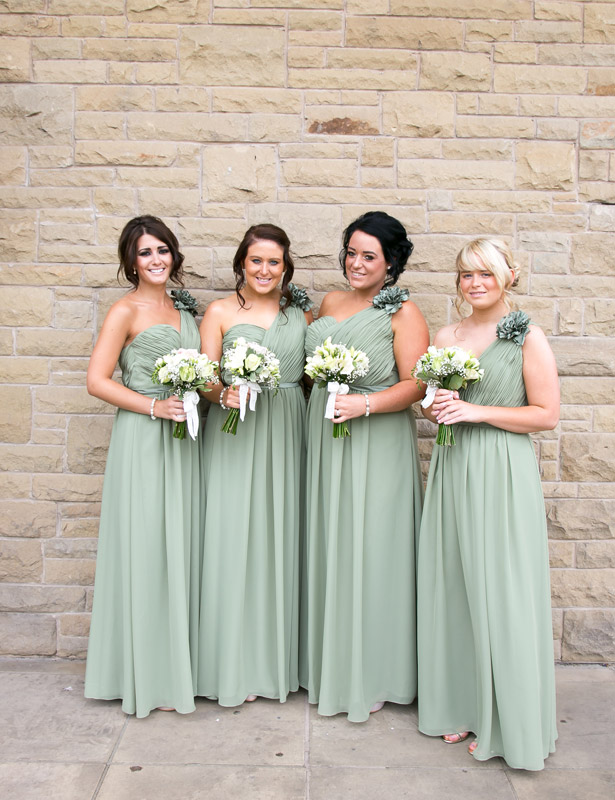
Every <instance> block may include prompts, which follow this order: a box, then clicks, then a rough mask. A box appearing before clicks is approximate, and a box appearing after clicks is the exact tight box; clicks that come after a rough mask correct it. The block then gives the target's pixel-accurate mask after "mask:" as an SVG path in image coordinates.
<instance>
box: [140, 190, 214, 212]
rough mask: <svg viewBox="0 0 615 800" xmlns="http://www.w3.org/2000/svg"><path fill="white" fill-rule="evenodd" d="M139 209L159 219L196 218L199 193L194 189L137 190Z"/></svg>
mask: <svg viewBox="0 0 615 800" xmlns="http://www.w3.org/2000/svg"><path fill="white" fill-rule="evenodd" d="M138 197H139V207H140V208H143V209H147V211H148V213H149V214H155V215H157V216H160V217H183V216H188V217H193V216H197V214H198V210H199V204H200V192H199V191H198V190H196V189H139V191H138Z"/></svg>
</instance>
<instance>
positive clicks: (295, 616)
mask: <svg viewBox="0 0 615 800" xmlns="http://www.w3.org/2000/svg"><path fill="white" fill-rule="evenodd" d="M307 303H308V305H307V307H309V305H311V304H310V303H309V301H307ZM306 328H307V323H306V319H305V315H304V313H303V310H302V309H301V308H299V307H298V306H297V305H292V306H290V307H288V308H287V309H286V313H283V312H282V311H280V312H279V313H278V315H277V317H276V319H275V321H274V323H273V325H272V326H271V327H270V328H269V329H268V330H265V329H264V328H261V327H259V326H258V325H251V324H245V323H244V324H240V325H234V326H233V327H232V328H230V329H229V330H228V331H227V332H226V335H225V336H224V341H223V348H224V349H226V348H228V347H230V346H231V345H232V343H233V342H234V341H235V340H236V339H237V338H239V337H243V338H245V339H246V340H247V341H249V342H256V343H257V344H261V345H264V346H265V347H268V348H269V349H270V350H272V351H273V352H274V353H275V354H276V356H277V357H278V359H279V361H280V381H281V382H280V388H279V390H278V392H277V394H274V392H273V391H271V390H269V389H263V390H262V392H261V394H259V395H258V400H257V403H256V409H255V411H249V410H248V411H246V416H245V420H244V422H239V423H238V426H237V434H236V435H235V436H233V435H232V434H228V433H223V432H222V430H221V428H222V425H223V423H224V420H225V419H226V416H227V413H228V412H227V411H225V410H224V409H222V408H221V407H220V406H219V405H218V404H213V403H212V405H211V408H210V410H209V415H208V418H207V424H206V426H205V435H204V439H203V453H204V463H205V470H204V487H205V488H204V491H205V493H206V496H207V510H206V515H205V526H204V557H203V585H202V596H201V620H200V634H199V668H198V694H199V695H202V696H205V697H209V698H213V699H217V700H218V702H219V704H220V705H222V706H236V705H240V704H241V703H243V702H244V700H245V699H246V697H247V696H248V695H249V694H255V695H258V696H261V697H269V698H276V699H279V700H280V701H281V702H284V701H285V700H286V697H287V695H288V693H289V692H292V691H296V690H297V689H298V676H297V658H298V652H297V651H298V636H299V630H298V624H299V537H300V529H301V526H302V517H303V492H302V487H303V483H304V468H305V437H304V423H305V399H304V396H303V391H302V389H301V387H300V385H299V381H300V380H301V378H302V376H303V366H304V359H303V352H304V351H303V347H304V339H305V332H306Z"/></svg>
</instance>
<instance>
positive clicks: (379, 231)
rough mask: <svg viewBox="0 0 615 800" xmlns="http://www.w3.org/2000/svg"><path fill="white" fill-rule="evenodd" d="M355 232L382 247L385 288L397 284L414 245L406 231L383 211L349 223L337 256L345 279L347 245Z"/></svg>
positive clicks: (396, 220)
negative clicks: (360, 232) (373, 239)
mask: <svg viewBox="0 0 615 800" xmlns="http://www.w3.org/2000/svg"><path fill="white" fill-rule="evenodd" d="M355 231H362V232H363V233H367V234H369V235H370V236H375V237H376V239H378V241H379V242H380V246H381V247H382V254H383V255H384V257H385V259H386V262H387V264H388V265H389V266H388V268H387V275H386V278H385V280H384V285H385V286H393V285H394V284H395V283H397V280H398V278H399V276H400V275H401V274H402V272H403V271H404V270H405V268H406V264H407V262H408V259H409V258H410V255H411V254H412V251H413V250H414V245H413V244H412V242H411V241H410V239H408V234H407V232H406V229H405V228H404V226H403V225H402V224H401V222H400V221H399V220H398V219H395V217H392V216H391V215H390V214H387V213H385V212H384V211H368V212H367V213H366V214H362V215H361V216H360V217H358V218H357V219H355V221H354V222H351V223H350V225H349V226H348V227H347V228H346V230H345V231H344V234H343V238H342V250H341V252H340V255H339V260H340V266H341V267H342V272H343V273H344V277H346V256H347V255H348V243H349V242H350V237H351V236H352V234H353V233H354V232H355Z"/></svg>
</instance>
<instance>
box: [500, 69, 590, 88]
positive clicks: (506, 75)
mask: <svg viewBox="0 0 615 800" xmlns="http://www.w3.org/2000/svg"><path fill="white" fill-rule="evenodd" d="M493 76H494V77H493V88H494V90H495V91H496V92H514V93H528V94H532V93H538V94H582V93H583V91H584V89H585V81H586V75H585V70H584V69H581V68H580V67H559V66H556V67H548V66H543V65H540V66H538V65H534V64H528V65H518V64H515V65H509V64H496V65H495V67H494V70H493Z"/></svg>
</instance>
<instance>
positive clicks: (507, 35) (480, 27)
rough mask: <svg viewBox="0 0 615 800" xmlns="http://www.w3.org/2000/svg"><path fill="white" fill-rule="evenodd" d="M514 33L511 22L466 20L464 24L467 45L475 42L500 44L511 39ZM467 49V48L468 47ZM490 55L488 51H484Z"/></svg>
mask: <svg viewBox="0 0 615 800" xmlns="http://www.w3.org/2000/svg"><path fill="white" fill-rule="evenodd" d="M513 36H514V31H513V24H512V22H494V21H492V20H483V19H478V20H468V21H467V22H466V34H465V38H466V42H467V44H468V45H471V44H474V43H475V42H480V43H481V44H482V43H483V42H488V43H491V42H501V41H510V40H512V39H513ZM468 49H469V47H468ZM484 52H485V53H490V49H489V50H487V49H485V51H484Z"/></svg>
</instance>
